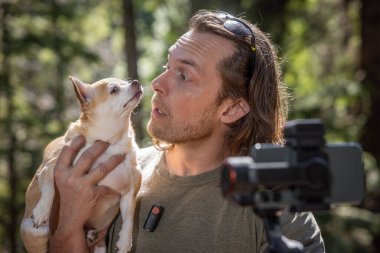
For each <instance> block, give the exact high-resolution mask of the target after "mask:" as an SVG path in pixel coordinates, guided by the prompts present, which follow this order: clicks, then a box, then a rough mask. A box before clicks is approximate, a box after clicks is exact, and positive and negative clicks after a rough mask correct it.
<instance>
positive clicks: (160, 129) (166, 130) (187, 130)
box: [147, 105, 217, 144]
mask: <svg viewBox="0 0 380 253" xmlns="http://www.w3.org/2000/svg"><path fill="white" fill-rule="evenodd" d="M216 109H217V107H216V105H213V106H211V108H210V109H208V110H206V111H205V112H203V113H201V114H199V118H198V119H197V120H196V121H192V122H190V123H188V122H179V121H176V120H175V119H174V120H173V119H172V118H168V120H169V121H170V122H169V124H167V125H165V126H159V125H158V123H157V122H155V120H154V119H152V118H151V119H150V120H149V123H148V126H147V130H148V133H149V134H150V136H151V137H152V138H155V139H158V140H160V141H162V142H166V143H170V144H180V143H187V142H194V141H199V140H202V139H205V138H207V137H209V136H210V135H211V134H212V132H213V129H214V127H215V122H213V120H214V117H215V116H214V114H215V113H216Z"/></svg>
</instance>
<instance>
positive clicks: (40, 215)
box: [31, 205, 50, 228]
mask: <svg viewBox="0 0 380 253" xmlns="http://www.w3.org/2000/svg"><path fill="white" fill-rule="evenodd" d="M49 215H50V212H49V210H46V209H43V208H41V207H40V205H37V206H36V208H34V209H33V212H32V217H31V218H32V221H33V227H34V228H39V227H40V226H41V225H43V224H45V223H47V221H48V220H49Z"/></svg>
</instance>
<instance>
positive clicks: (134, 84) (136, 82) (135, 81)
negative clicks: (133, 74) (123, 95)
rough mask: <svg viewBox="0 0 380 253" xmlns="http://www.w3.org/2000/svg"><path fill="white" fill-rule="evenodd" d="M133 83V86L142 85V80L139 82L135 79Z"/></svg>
mask: <svg viewBox="0 0 380 253" xmlns="http://www.w3.org/2000/svg"><path fill="white" fill-rule="evenodd" d="M131 85H132V86H141V84H140V82H139V81H138V80H133V81H132V82H131Z"/></svg>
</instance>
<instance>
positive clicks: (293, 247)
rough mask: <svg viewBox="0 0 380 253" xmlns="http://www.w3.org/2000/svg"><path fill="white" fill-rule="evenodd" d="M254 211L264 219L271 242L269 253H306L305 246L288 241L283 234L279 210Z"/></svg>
mask: <svg viewBox="0 0 380 253" xmlns="http://www.w3.org/2000/svg"><path fill="white" fill-rule="evenodd" d="M253 211H254V212H255V213H256V214H257V215H258V216H259V217H260V218H262V219H263V221H264V227H265V232H266V235H267V238H268V242H269V248H268V250H269V251H268V252H269V253H304V250H303V245H302V244H301V243H300V242H298V241H295V240H291V239H288V238H287V237H286V236H285V235H284V234H283V233H282V229H281V226H280V221H279V213H280V211H279V210H265V211H263V210H257V209H255V208H254V209H253Z"/></svg>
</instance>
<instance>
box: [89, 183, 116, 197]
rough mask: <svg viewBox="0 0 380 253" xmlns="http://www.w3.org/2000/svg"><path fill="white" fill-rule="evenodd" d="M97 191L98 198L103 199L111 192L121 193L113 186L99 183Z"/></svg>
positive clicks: (114, 193)
mask: <svg viewBox="0 0 380 253" xmlns="http://www.w3.org/2000/svg"><path fill="white" fill-rule="evenodd" d="M95 191H96V198H97V199H101V198H102V197H104V196H107V195H109V194H112V195H120V194H119V193H118V192H116V191H114V190H112V189H111V188H109V187H107V186H105V185H97V186H96V188H95Z"/></svg>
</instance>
